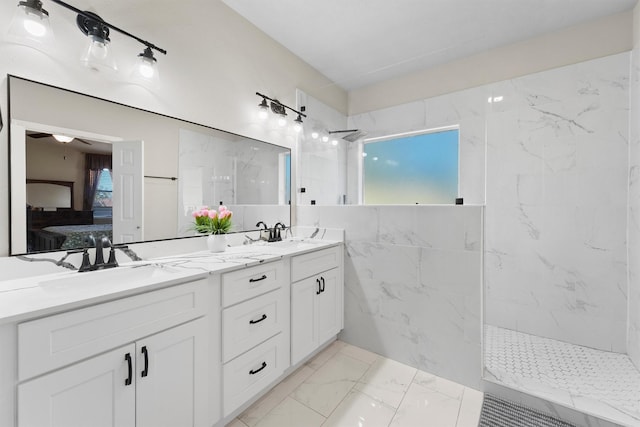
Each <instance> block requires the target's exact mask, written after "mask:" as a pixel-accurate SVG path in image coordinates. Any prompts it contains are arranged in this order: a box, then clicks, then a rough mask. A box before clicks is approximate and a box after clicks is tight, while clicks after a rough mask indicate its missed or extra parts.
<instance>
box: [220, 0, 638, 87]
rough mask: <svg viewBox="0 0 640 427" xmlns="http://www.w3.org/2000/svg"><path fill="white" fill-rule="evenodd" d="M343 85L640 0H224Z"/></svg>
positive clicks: (544, 30)
mask: <svg viewBox="0 0 640 427" xmlns="http://www.w3.org/2000/svg"><path fill="white" fill-rule="evenodd" d="M222 1H223V2H224V3H225V4H227V5H228V6H229V7H231V8H232V9H234V10H235V11H236V12H237V13H239V14H240V15H242V16H243V17H245V18H246V19H247V20H248V21H250V22H251V23H253V24H254V25H255V26H256V27H258V28H260V29H261V30H262V31H264V32H265V33H266V34H267V35H269V36H270V37H271V38H273V39H275V40H276V41H278V42H279V43H280V44H282V45H283V46H285V47H286V48H288V49H289V50H290V51H291V52H293V53H294V54H296V55H297V56H299V57H300V58H302V59H303V60H304V61H305V62H307V63H308V64H310V65H311V66H312V67H314V68H315V69H316V70H318V71H320V72H321V73H322V74H323V75H325V76H327V77H328V78H329V79H331V80H332V81H333V82H335V83H336V84H338V85H339V86H341V87H342V88H344V89H346V90H351V89H356V88H359V87H362V86H367V85H370V84H373V83H376V82H380V81H384V80H387V79H390V78H394V77H397V76H401V75H404V74H408V73H411V72H414V71H418V70H422V69H426V68H429V67H433V66H436V65H439V64H443V63H446V62H450V61H452V60H455V59H458V58H462V57H465V56H469V55H473V54H475V53H478V52H481V51H484V50H487V49H491V48H495V47H498V46H502V45H506V44H510V43H514V42H517V41H520V40H524V39H528V38H531V37H534V36H537V35H541V34H544V33H547V32H551V31H555V30H558V29H561V28H565V27H569V26H572V25H576V24H579V23H582V22H587V21H590V20H593V19H596V18H599V17H604V16H608V15H612V14H615V13H619V12H622V11H625V10H629V9H631V8H633V6H634V5H635V3H636V1H637V0H275V1H247V0H222Z"/></svg>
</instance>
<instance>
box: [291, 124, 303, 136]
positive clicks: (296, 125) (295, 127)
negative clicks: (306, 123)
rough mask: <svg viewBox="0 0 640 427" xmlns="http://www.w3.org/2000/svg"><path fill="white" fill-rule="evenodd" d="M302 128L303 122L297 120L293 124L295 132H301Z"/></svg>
mask: <svg viewBox="0 0 640 427" xmlns="http://www.w3.org/2000/svg"><path fill="white" fill-rule="evenodd" d="M301 130H302V124H301V123H298V122H295V123H294V124H293V131H294V132H296V133H298V132H300V131H301Z"/></svg>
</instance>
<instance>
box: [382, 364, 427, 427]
mask: <svg viewBox="0 0 640 427" xmlns="http://www.w3.org/2000/svg"><path fill="white" fill-rule="evenodd" d="M418 372H420V369H417V368H416V373H415V374H413V378H411V381H409V385H408V386H407V389H406V390H405V391H404V393H402V399H400V403H398V407H397V408H395V410H394V411H393V417H391V421H389V424H387V427H389V426H391V424H393V420H395V419H396V415H398V410H399V409H400V407H401V406H402V403H403V402H404V399H405V397H407V392H408V391H409V388H410V387H411V384H415V383H414V380H415V379H416V377H417V376H418Z"/></svg>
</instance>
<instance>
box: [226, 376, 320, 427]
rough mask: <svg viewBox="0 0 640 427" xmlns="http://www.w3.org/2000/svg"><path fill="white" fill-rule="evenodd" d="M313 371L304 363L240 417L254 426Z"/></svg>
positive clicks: (251, 426)
mask: <svg viewBox="0 0 640 427" xmlns="http://www.w3.org/2000/svg"><path fill="white" fill-rule="evenodd" d="M313 373H314V370H313V369H311V368H310V367H308V366H306V365H303V366H302V367H300V368H299V369H298V370H296V371H295V372H293V373H292V374H291V375H289V376H288V377H287V378H285V379H284V380H283V381H282V382H281V383H280V384H278V385H277V386H275V387H274V388H273V389H272V390H271V391H269V393H267V394H265V395H264V396H263V397H262V398H260V400H258V401H257V402H256V403H254V404H253V405H251V407H249V409H247V410H246V411H244V412H243V413H242V414H240V415H239V416H238V418H239V419H240V420H241V421H242V422H243V423H244V424H246V425H247V426H248V427H254V426H255V425H256V424H258V423H259V422H260V420H261V419H262V418H264V417H265V416H266V415H267V414H268V413H269V412H270V411H271V410H272V409H273V408H275V407H276V406H277V405H278V404H280V402H282V401H283V400H284V399H285V398H286V397H287V396H288V395H289V394H290V393H292V392H293V391H294V390H295V389H296V388H297V387H298V386H299V385H300V384H302V383H303V382H304V381H305V380H306V379H307V378H309V377H310V376H311V375H312V374H313Z"/></svg>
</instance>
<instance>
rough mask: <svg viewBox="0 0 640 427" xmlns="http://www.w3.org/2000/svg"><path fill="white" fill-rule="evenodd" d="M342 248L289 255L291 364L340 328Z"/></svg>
mask: <svg viewBox="0 0 640 427" xmlns="http://www.w3.org/2000/svg"><path fill="white" fill-rule="evenodd" d="M342 264H343V263H342V248H341V247H339V246H334V247H331V248H327V249H321V250H318V251H315V252H310V253H306V254H303V255H298V256H294V257H292V259H291V281H292V283H291V364H292V365H295V364H296V363H298V362H300V361H302V360H303V359H304V358H305V357H306V356H308V355H309V354H311V353H312V352H313V351H315V350H316V349H317V348H318V347H319V346H321V345H322V344H324V343H325V342H326V341H327V340H329V339H330V338H331V337H333V336H335V335H336V334H337V333H338V332H340V330H341V329H342V328H343V321H344V320H343V319H344V316H343V289H344V280H343V268H342Z"/></svg>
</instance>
